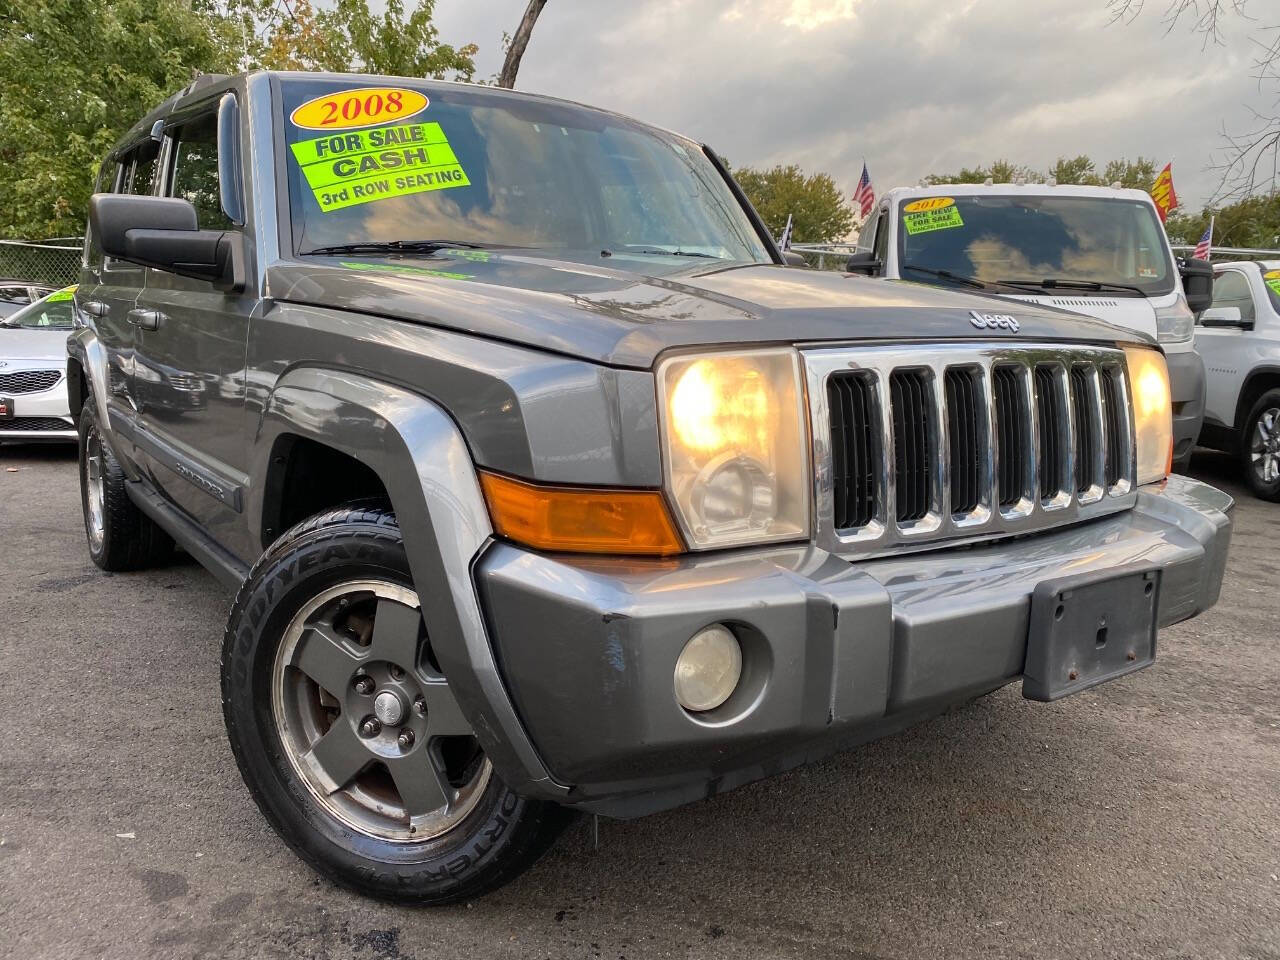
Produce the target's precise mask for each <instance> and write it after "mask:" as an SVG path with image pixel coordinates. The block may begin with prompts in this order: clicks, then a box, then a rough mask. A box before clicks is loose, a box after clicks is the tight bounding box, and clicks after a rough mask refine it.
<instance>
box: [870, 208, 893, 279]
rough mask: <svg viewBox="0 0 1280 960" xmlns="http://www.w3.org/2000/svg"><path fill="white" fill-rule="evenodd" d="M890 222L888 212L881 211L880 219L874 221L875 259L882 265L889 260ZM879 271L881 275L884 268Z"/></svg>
mask: <svg viewBox="0 0 1280 960" xmlns="http://www.w3.org/2000/svg"><path fill="white" fill-rule="evenodd" d="M890 222H891V221H890V220H889V211H887V210H883V211H881V213H880V218H879V219H878V220H876V245H875V248H874V249H875V255H876V259H877V260H879V261H880V262H881V263H884V262H885V261H886V260H887V259H888V258H889V232H890V231H889V224H890ZM880 269H881V273H883V272H884V268H883V267H881V268H880Z"/></svg>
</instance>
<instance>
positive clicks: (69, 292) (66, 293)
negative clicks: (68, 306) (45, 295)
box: [45, 284, 76, 303]
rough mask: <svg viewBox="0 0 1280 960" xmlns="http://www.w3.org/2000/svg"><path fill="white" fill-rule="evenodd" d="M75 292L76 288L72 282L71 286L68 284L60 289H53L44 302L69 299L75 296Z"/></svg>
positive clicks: (57, 301)
mask: <svg viewBox="0 0 1280 960" xmlns="http://www.w3.org/2000/svg"><path fill="white" fill-rule="evenodd" d="M75 293H76V288H75V285H74V284H73V285H72V286H69V287H63V288H62V289H61V290H55V291H54V292H53V293H51V294H49V299H48V300H46V301H45V302H46V303H59V302H61V301H63V300H70V299H71V298H72V297H73V296H75Z"/></svg>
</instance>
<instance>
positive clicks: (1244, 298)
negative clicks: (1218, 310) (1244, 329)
mask: <svg viewBox="0 0 1280 960" xmlns="http://www.w3.org/2000/svg"><path fill="white" fill-rule="evenodd" d="M1213 306H1215V307H1239V308H1240V319H1241V320H1247V321H1249V322H1250V323H1252V322H1253V321H1254V319H1255V318H1256V312H1255V311H1254V308H1253V294H1252V293H1251V292H1250V290H1249V281H1248V280H1247V279H1246V278H1245V275H1244V274H1243V273H1241V272H1240V271H1239V270H1223V271H1222V272H1221V273H1220V274H1218V275H1217V276H1216V277H1215V278H1214V280H1213Z"/></svg>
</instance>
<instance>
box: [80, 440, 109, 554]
mask: <svg viewBox="0 0 1280 960" xmlns="http://www.w3.org/2000/svg"><path fill="white" fill-rule="evenodd" d="M105 472H106V463H105V458H104V456H103V451H102V437H101V436H100V435H99V434H98V428H97V427H96V426H95V427H93V428H92V429H90V430H89V431H88V433H87V434H86V436H85V438H84V479H85V503H86V505H87V510H86V513H85V526H86V527H87V528H88V531H89V543H90V545H91V546H92V547H93V549H94V550H95V551H96V550H101V549H102V542H103V539H104V537H105V535H106V534H105V531H106V519H105V512H104V510H103V501H104V498H105V494H104V491H103V484H104V482H105V481H104V475H105Z"/></svg>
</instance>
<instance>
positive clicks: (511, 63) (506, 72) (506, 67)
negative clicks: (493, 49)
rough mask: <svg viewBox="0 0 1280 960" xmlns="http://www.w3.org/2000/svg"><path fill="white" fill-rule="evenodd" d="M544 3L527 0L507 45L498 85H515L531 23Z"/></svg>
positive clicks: (530, 33)
mask: <svg viewBox="0 0 1280 960" xmlns="http://www.w3.org/2000/svg"><path fill="white" fill-rule="evenodd" d="M546 5H547V0H529V6H527V7H526V8H525V11H524V16H523V17H521V18H520V26H518V27H516V32H515V36H513V37H512V38H511V46H509V47H507V58H506V60H505V61H503V64H502V72H501V73H500V74H498V86H500V87H506V88H507V89H508V90H510V89H512V88H513V87H515V85H516V74H517V73H518V72H519V71H520V60H521V58H523V57H524V51H525V47H527V46H529V37H530V36H531V35H532V34H533V25H534V24H535V23H537V22H538V16H539V14H541V13H542V8H543V7H545V6H546Z"/></svg>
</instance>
